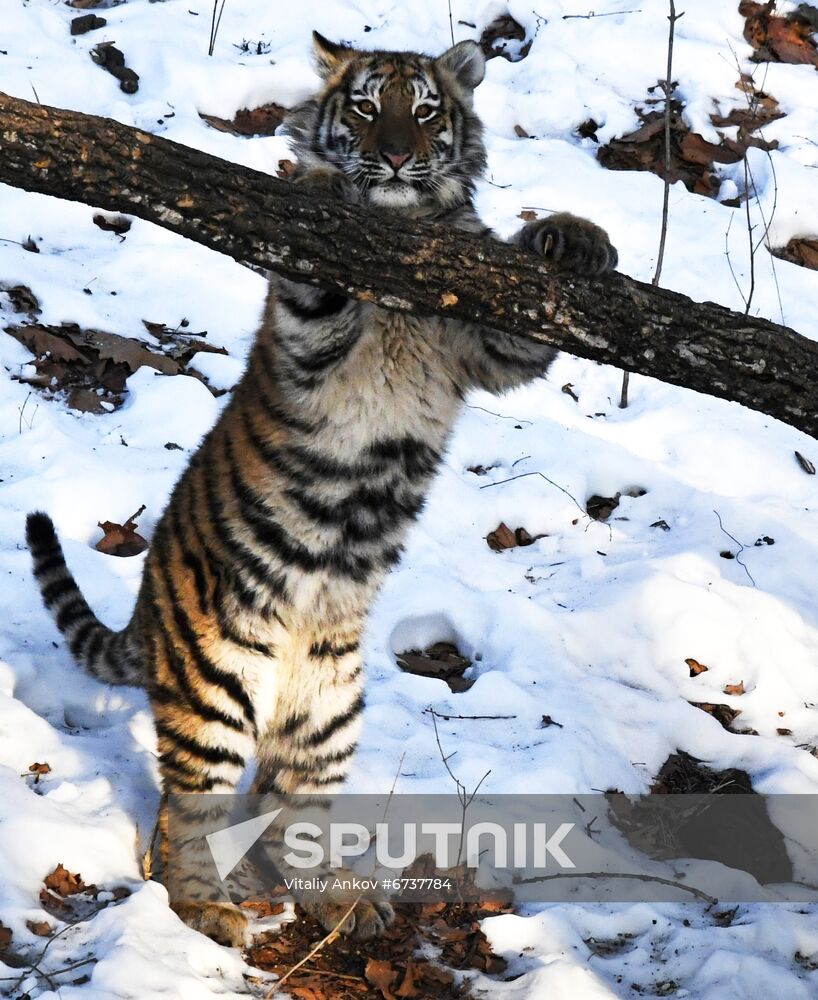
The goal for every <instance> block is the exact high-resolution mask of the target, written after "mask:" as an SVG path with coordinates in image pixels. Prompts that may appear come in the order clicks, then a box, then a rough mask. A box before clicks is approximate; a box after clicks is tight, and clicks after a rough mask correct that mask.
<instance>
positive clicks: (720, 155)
mask: <svg viewBox="0 0 818 1000" xmlns="http://www.w3.org/2000/svg"><path fill="white" fill-rule="evenodd" d="M681 150H682V157H683V158H684V159H685V160H687V162H688V163H695V164H697V165H698V166H701V167H709V166H711V164H713V163H738V162H739V160H740V159H741V157H742V154H741V153H737V152H736V151H735V150H734V149H730V148H728V147H726V146H724V145H716V143H714V142H708V141H707V140H706V139H705V138H704V136H702V135H699V133H698V132H688V133H687V135H686V136H685V137H684V138H683V139H682V146H681Z"/></svg>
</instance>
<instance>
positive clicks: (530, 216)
mask: <svg viewBox="0 0 818 1000" xmlns="http://www.w3.org/2000/svg"><path fill="white" fill-rule="evenodd" d="M517 218H518V219H522V220H523V222H534V220H535V219H537V218H538V216H537V213H536V212H535V211H534V209H533V208H524V209H523V210H522V212H520V214H519V215H518V216H517Z"/></svg>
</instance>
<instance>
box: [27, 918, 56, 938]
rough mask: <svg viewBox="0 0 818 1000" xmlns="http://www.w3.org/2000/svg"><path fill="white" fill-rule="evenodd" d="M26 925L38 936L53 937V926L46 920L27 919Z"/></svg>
mask: <svg viewBox="0 0 818 1000" xmlns="http://www.w3.org/2000/svg"><path fill="white" fill-rule="evenodd" d="M26 927H28V929H29V930H30V931H31V933H32V934H36V935H37V937H51V934H52V931H53V928H52V926H51V924H49V923H48V921H46V920H26Z"/></svg>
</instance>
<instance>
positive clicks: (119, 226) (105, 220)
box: [94, 212, 131, 236]
mask: <svg viewBox="0 0 818 1000" xmlns="http://www.w3.org/2000/svg"><path fill="white" fill-rule="evenodd" d="M94 225H95V226H99V228H100V229H102V230H103V231H104V232H106V233H116V234H117V236H121V235H122V234H123V233H127V232H128V230H129V229H130V228H131V220H130V219H128V218H127V217H126V216H124V215H112V216H107V215H103V214H102V212H96V213H95V214H94Z"/></svg>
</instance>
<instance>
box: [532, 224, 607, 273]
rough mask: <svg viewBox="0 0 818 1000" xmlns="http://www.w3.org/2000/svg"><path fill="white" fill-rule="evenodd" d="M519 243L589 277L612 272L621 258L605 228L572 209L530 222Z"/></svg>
mask: <svg viewBox="0 0 818 1000" xmlns="http://www.w3.org/2000/svg"><path fill="white" fill-rule="evenodd" d="M519 242H520V245H521V246H523V247H526V248H527V249H529V250H533V251H535V253H540V254H542V255H543V257H545V258H546V259H547V260H550V261H553V262H554V263H555V264H557V265H558V266H559V267H560V268H562V269H563V270H565V271H573V272H574V273H575V274H584V275H587V276H588V277H599V276H600V275H603V274H607V273H608V272H609V271H613V270H614V268H615V267H616V265H617V262H618V260H619V254H618V253H617V252H616V248H615V247H614V246H613V245H612V244H611V241H610V240H609V239H608V234H607V233H606V232H605V230H604V229H602V228H601V227H600V226H597V225H595V224H594V223H593V222H589V221H588V219H581V218H579V216H576V215H571V214H570V212H559V213H558V214H557V215H552V216H550V218H548V219H537V220H536V221H535V222H529V223H528V225H526V226H525V227H524V228H523V230H522V232H521V234H520V239H519Z"/></svg>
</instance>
